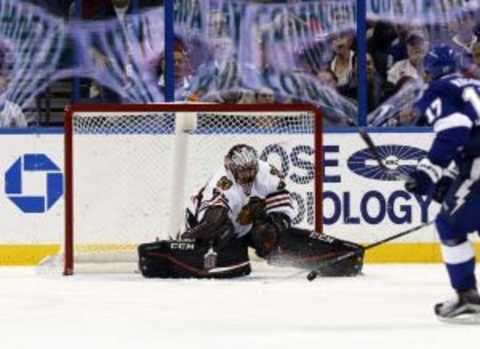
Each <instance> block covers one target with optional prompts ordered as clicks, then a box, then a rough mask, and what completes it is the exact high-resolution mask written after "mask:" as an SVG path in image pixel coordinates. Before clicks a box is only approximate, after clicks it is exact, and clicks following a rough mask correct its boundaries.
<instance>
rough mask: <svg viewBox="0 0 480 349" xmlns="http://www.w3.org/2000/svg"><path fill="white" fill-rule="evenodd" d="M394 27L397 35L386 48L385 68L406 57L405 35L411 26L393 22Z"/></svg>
mask: <svg viewBox="0 0 480 349" xmlns="http://www.w3.org/2000/svg"><path fill="white" fill-rule="evenodd" d="M394 29H395V33H396V35H397V37H396V38H395V39H394V40H393V41H392V42H391V44H390V48H389V49H388V58H387V70H388V69H390V68H391V67H392V66H393V65H394V64H395V63H397V62H399V61H403V60H405V59H407V58H408V52H407V35H408V33H409V31H410V30H411V28H410V27H409V26H408V25H406V24H395V25H394Z"/></svg>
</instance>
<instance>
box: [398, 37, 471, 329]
mask: <svg viewBox="0 0 480 349" xmlns="http://www.w3.org/2000/svg"><path fill="white" fill-rule="evenodd" d="M424 68H425V73H426V75H427V81H429V85H428V87H427V89H426V90H425V92H424V94H423V95H422V97H421V98H420V100H419V101H418V102H417V104H416V110H417V112H418V113H419V116H420V118H421V119H423V121H424V123H425V124H428V125H431V126H433V130H434V132H435V138H434V140H433V143H432V146H431V148H430V150H429V152H428V155H427V157H426V158H424V159H422V160H421V161H420V162H419V164H418V166H417V168H416V170H415V171H414V172H413V173H412V174H411V176H410V179H409V180H407V182H406V183H405V188H406V190H408V191H409V192H412V193H415V194H418V195H428V194H431V195H432V197H433V198H434V199H435V200H436V201H439V202H442V208H441V210H440V212H439V214H438V216H437V218H436V220H435V224H436V229H437V231H438V234H439V237H440V240H441V247H442V255H443V260H444V263H445V264H446V268H447V271H448V275H449V278H450V283H451V285H452V287H453V288H454V290H455V291H456V293H457V297H455V299H453V300H450V301H447V302H443V303H439V304H436V305H435V307H434V310H435V314H436V315H437V317H438V318H439V319H441V320H445V321H454V322H480V296H479V294H478V290H477V282H476V279H475V250H474V247H473V244H472V243H471V242H470V241H469V239H468V235H469V234H470V233H473V232H478V231H479V230H480V81H478V80H473V79H466V78H463V77H462V76H461V75H459V74H457V62H456V55H455V52H454V50H453V49H452V48H450V47H449V46H446V45H441V46H437V47H434V48H433V49H432V50H431V51H430V52H429V53H428V54H427V55H426V57H425V59H424Z"/></svg>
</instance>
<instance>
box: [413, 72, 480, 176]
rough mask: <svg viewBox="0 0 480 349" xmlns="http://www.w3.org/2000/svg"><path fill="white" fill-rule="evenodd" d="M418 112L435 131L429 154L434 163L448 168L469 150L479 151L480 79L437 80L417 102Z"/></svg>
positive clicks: (445, 77) (449, 76)
mask: <svg viewBox="0 0 480 349" xmlns="http://www.w3.org/2000/svg"><path fill="white" fill-rule="evenodd" d="M416 111H417V112H418V113H419V115H420V116H421V117H422V118H423V120H424V121H425V122H426V123H427V124H428V125H431V126H433V130H434V132H435V139H434V141H433V144H432V146H431V148H430V151H429V154H428V158H429V160H430V161H431V162H432V163H433V164H435V165H438V166H441V167H442V168H445V167H447V166H448V165H449V163H450V162H451V161H452V160H457V161H458V160H459V159H460V158H461V155H462V153H463V152H464V151H465V149H466V148H475V146H474V144H475V143H477V142H478V143H479V146H480V137H477V132H475V131H476V129H477V127H478V126H479V125H480V81H479V80H475V79H467V78H464V77H462V76H460V75H457V74H452V75H447V76H444V77H443V78H441V79H438V80H436V81H433V82H432V83H430V84H429V86H428V88H427V89H426V90H425V92H424V93H423V95H422V97H421V98H420V99H419V100H418V102H417V103H416ZM475 138H479V139H475ZM478 155H480V153H479V154H478Z"/></svg>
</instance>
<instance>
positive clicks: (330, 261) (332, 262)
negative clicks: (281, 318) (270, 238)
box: [307, 221, 434, 281]
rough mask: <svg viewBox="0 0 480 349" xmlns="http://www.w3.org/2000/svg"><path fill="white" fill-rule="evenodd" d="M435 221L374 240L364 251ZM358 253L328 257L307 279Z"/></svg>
mask: <svg viewBox="0 0 480 349" xmlns="http://www.w3.org/2000/svg"><path fill="white" fill-rule="evenodd" d="M433 222H434V221H430V222H427V223H422V224H420V225H417V226H416V227H413V228H410V229H408V230H405V231H402V232H400V233H397V234H395V235H392V236H390V237H388V238H385V239H382V240H379V241H377V242H374V243H372V244H370V245H367V246H365V247H364V249H363V250H364V251H366V250H370V249H372V248H374V247H377V246H380V245H383V244H385V243H387V242H389V241H392V240H395V239H398V238H400V237H402V236H405V235H408V234H410V233H413V232H416V231H417V230H420V229H422V228H425V227H427V226H429V225H431V224H432V223H433ZM356 254H357V252H354V251H352V252H348V253H345V254H342V255H339V256H337V257H335V258H332V259H328V260H326V261H324V262H323V263H321V264H320V266H319V267H318V268H317V269H315V270H312V271H311V272H310V273H309V274H308V275H307V280H308V281H313V280H315V278H316V277H317V276H318V275H319V274H320V273H321V269H322V268H325V267H329V266H332V265H335V264H337V263H340V262H341V261H343V260H345V259H348V258H350V257H352V256H354V255H356Z"/></svg>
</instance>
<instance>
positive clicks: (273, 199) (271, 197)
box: [265, 194, 290, 204]
mask: <svg viewBox="0 0 480 349" xmlns="http://www.w3.org/2000/svg"><path fill="white" fill-rule="evenodd" d="M284 199H290V194H282V195H275V196H270V197H269V198H268V199H266V200H265V202H266V203H267V204H268V203H269V202H272V201H277V200H284Z"/></svg>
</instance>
